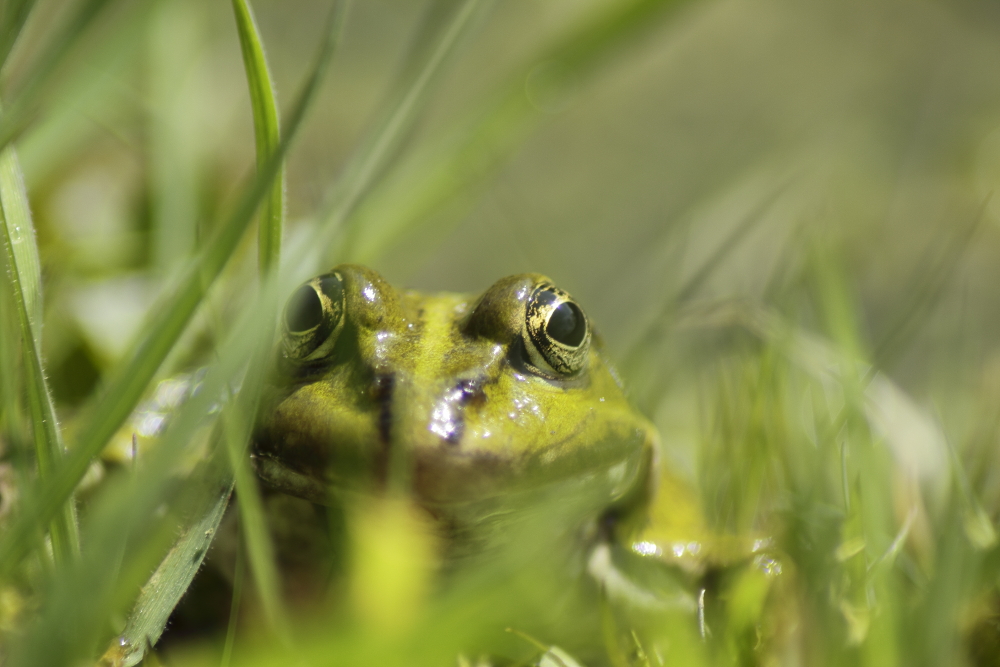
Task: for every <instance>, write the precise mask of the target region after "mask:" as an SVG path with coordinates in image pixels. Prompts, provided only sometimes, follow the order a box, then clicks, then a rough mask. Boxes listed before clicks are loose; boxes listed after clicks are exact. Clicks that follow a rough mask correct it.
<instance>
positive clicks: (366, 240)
mask: <svg viewBox="0 0 1000 667" xmlns="http://www.w3.org/2000/svg"><path fill="white" fill-rule="evenodd" d="M678 4H681V3H680V2H678V0H632V1H631V2H625V3H623V4H619V5H617V6H616V7H614V8H613V9H611V10H608V11H604V12H601V13H600V15H599V16H596V17H594V18H593V19H592V20H590V21H588V22H586V23H585V24H584V25H582V26H580V27H578V28H577V29H576V30H574V31H572V32H571V33H570V34H568V35H566V36H565V37H564V38H563V39H561V40H559V41H558V43H556V44H555V45H554V46H552V47H550V48H547V49H545V50H544V51H543V52H541V53H538V54H536V56H535V57H533V58H532V59H531V60H530V63H529V64H527V65H526V66H524V67H523V68H522V69H521V70H520V71H518V72H517V74H516V75H515V76H513V77H511V79H510V80H508V81H505V82H504V83H503V84H502V85H500V86H498V89H497V91H496V92H495V93H494V94H493V95H492V99H491V101H490V102H488V103H487V105H486V106H485V108H483V109H481V110H480V111H479V112H477V113H475V114H474V115H473V116H472V118H470V119H469V120H467V121H465V122H464V123H459V124H458V125H459V126H460V127H462V128H463V130H462V131H460V132H457V133H456V134H455V135H454V136H450V137H447V138H445V139H443V140H440V141H438V142H435V143H434V144H433V145H431V146H430V147H429V148H428V149H427V150H426V151H420V152H417V153H414V155H413V156H412V159H411V160H409V161H408V162H407V164H406V166H405V167H404V168H403V169H402V170H400V171H398V172H397V173H396V174H395V175H394V176H393V177H392V178H390V179H387V181H386V182H385V183H384V184H383V185H382V186H380V187H379V189H378V190H377V191H376V192H373V193H372V194H371V196H370V197H369V198H368V199H367V201H366V202H365V204H364V205H363V206H362V207H361V208H359V209H358V210H357V212H356V213H355V214H354V215H353V216H352V219H351V220H349V221H347V223H346V224H347V226H348V230H347V232H346V233H345V238H344V241H343V242H342V244H341V247H340V249H339V258H341V259H349V260H351V261H359V262H362V263H366V262H371V261H372V260H373V259H374V258H376V257H378V256H379V255H381V254H382V253H383V252H385V250H386V249H387V248H388V247H389V246H391V245H392V244H393V242H394V241H395V240H396V239H398V238H400V236H401V234H402V232H404V231H407V230H409V229H411V228H412V227H414V226H415V225H417V224H419V223H421V222H425V221H427V220H428V219H430V218H431V217H432V216H433V214H434V213H435V212H437V211H439V210H442V209H443V208H445V207H447V206H449V205H452V204H454V203H455V202H456V201H460V202H462V203H466V204H467V203H468V202H469V201H471V194H472V193H473V192H474V191H475V190H476V188H477V187H478V186H480V185H481V184H482V183H484V182H485V181H486V180H487V179H488V178H489V177H490V175H492V174H493V173H495V171H496V169H497V168H498V167H499V166H500V165H501V164H503V162H504V160H505V159H506V157H507V156H509V155H510V154H511V153H512V152H513V151H514V150H515V149H516V148H517V147H518V146H520V145H521V143H522V142H523V140H524V139H525V137H527V136H528V134H529V133H530V132H531V130H532V129H533V128H534V127H535V126H536V125H537V124H538V123H539V122H540V120H541V119H542V118H544V117H545V116H546V113H545V112H544V111H543V110H542V109H540V108H538V107H537V106H535V105H534V104H533V103H532V101H531V100H530V99H529V98H528V95H527V94H526V92H525V83H524V82H525V80H526V79H527V77H528V75H529V73H531V72H532V71H533V70H535V68H536V67H537V66H538V64H539V63H544V64H545V76H544V77H543V78H544V82H543V84H542V85H543V87H544V88H545V90H546V94H548V95H551V96H553V97H558V96H560V95H563V94H565V91H566V90H568V89H570V88H571V87H572V86H573V85H575V84H576V83H578V82H579V81H580V80H581V79H583V78H585V77H586V76H587V75H588V74H589V73H591V72H593V71H594V70H595V69H596V68H597V66H598V65H599V64H600V63H603V62H604V61H605V60H606V58H607V57H608V56H609V55H611V54H612V53H613V52H614V51H615V50H616V49H617V48H620V47H621V46H623V45H624V44H626V43H628V42H629V40H631V39H634V38H635V37H636V36H637V35H639V34H641V33H642V32H645V31H648V30H650V29H651V28H653V27H655V26H657V25H659V22H658V20H657V19H658V18H659V17H661V16H663V15H664V14H666V10H668V9H670V8H671V7H674V6H675V5H678ZM463 209H464V207H463Z"/></svg>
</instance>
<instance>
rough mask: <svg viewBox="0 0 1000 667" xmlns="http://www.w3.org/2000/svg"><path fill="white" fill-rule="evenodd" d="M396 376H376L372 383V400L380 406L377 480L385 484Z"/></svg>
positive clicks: (376, 460)
mask: <svg viewBox="0 0 1000 667" xmlns="http://www.w3.org/2000/svg"><path fill="white" fill-rule="evenodd" d="M395 387H396V376H395V375H393V374H391V373H388V374H380V375H376V376H375V379H374V380H373V381H372V386H371V395H372V400H373V401H374V402H375V404H376V405H377V406H378V440H379V445H381V446H380V447H379V451H378V453H377V454H376V456H375V479H377V480H379V481H382V482H384V481H385V479H386V475H387V474H388V470H389V447H390V445H391V444H392V394H393V390H394V389H395Z"/></svg>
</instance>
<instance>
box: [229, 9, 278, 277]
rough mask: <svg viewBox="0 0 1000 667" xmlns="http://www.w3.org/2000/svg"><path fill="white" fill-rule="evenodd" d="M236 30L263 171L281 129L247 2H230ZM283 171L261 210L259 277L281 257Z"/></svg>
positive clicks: (276, 144)
mask: <svg viewBox="0 0 1000 667" xmlns="http://www.w3.org/2000/svg"><path fill="white" fill-rule="evenodd" d="M233 13H234V14H235V15H236V30H237V32H238V33H239V36H240V48H241V49H242V51H243V66H244V68H245V69H246V71H247V83H248V84H249V86H250V106H251V108H252V109H253V128H254V140H255V143H256V147H257V168H258V169H263V168H264V165H265V164H266V163H267V160H268V158H269V157H270V156H271V155H273V154H274V152H275V151H276V150H277V149H278V143H279V142H280V141H281V127H280V123H279V120H278V104H277V100H276V99H275V96H274V85H273V84H272V83H271V73H270V70H269V69H268V67H267V58H265V56H264V45H263V43H262V42H261V39H260V31H259V30H258V29H257V22H256V20H255V19H254V15H253V11H251V9H250V5H249V3H248V2H247V0H233ZM284 192H285V168H284V165H282V167H281V168H280V169H279V171H278V175H277V176H276V177H275V179H274V183H272V184H271V191H270V192H269V193H268V197H267V199H266V200H265V201H264V204H263V206H262V207H261V213H260V222H259V223H258V224H259V225H260V227H259V230H258V235H257V256H258V265H259V267H260V273H261V275H264V274H266V273H267V272H268V270H269V269H270V267H272V266H277V262H278V259H279V258H280V257H281V231H282V226H283V222H284Z"/></svg>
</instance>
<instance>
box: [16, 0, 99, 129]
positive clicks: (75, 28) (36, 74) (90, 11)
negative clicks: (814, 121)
mask: <svg viewBox="0 0 1000 667" xmlns="http://www.w3.org/2000/svg"><path fill="white" fill-rule="evenodd" d="M109 1H110V0H83V2H81V3H79V5H78V6H77V7H76V11H75V12H73V14H72V15H71V16H70V18H69V20H67V21H66V23H65V24H64V25H63V26H62V28H61V29H60V30H59V31H58V32H57V33H56V34H55V36H54V37H53V38H52V40H51V41H50V42H49V46H48V48H46V49H45V50H44V51H43V52H42V55H41V56H40V57H39V59H38V61H37V63H36V64H35V65H34V67H33V68H32V69H31V72H30V73H29V74H28V76H27V77H26V80H25V82H24V84H23V85H22V86H21V87H20V88H19V89H18V90H17V91H16V92H15V94H14V96H12V97H11V98H10V100H9V106H8V109H7V113H5V114H4V117H3V120H2V122H0V148H4V147H6V146H7V144H9V143H10V142H11V141H12V140H13V139H14V138H15V137H17V135H18V134H20V133H21V132H22V131H23V130H24V128H25V127H27V125H28V124H29V123H30V122H31V120H32V117H33V116H34V115H35V113H36V112H37V107H38V104H39V102H40V100H41V97H42V95H43V93H44V91H45V84H47V83H48V81H49V79H50V78H51V76H52V74H53V73H54V72H55V70H56V69H57V68H58V67H59V65H60V64H62V62H63V60H64V59H65V57H66V55H67V54H68V53H69V52H70V51H71V50H72V48H73V46H75V45H76V42H77V40H78V39H79V38H80V36H81V35H82V34H83V33H84V31H85V30H86V29H87V28H88V27H89V26H90V25H91V23H93V21H94V20H95V19H96V18H97V17H98V16H99V15H100V14H101V12H102V10H104V8H105V6H106V5H107V4H108V3H109ZM16 11H19V10H15V12H16ZM22 20H23V19H22ZM11 44H13V41H12V42H11Z"/></svg>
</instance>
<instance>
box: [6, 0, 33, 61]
mask: <svg viewBox="0 0 1000 667" xmlns="http://www.w3.org/2000/svg"><path fill="white" fill-rule="evenodd" d="M34 6H35V0H7V1H6V2H4V3H3V5H2V6H0V68H2V67H3V64H4V63H5V62H7V56H8V55H10V50H11V49H12V48H14V42H16V41H17V37H18V35H20V34H21V28H23V27H24V22H25V21H27V20H28V15H29V14H30V13H31V8H32V7H34Z"/></svg>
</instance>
